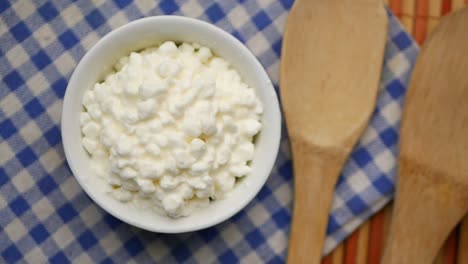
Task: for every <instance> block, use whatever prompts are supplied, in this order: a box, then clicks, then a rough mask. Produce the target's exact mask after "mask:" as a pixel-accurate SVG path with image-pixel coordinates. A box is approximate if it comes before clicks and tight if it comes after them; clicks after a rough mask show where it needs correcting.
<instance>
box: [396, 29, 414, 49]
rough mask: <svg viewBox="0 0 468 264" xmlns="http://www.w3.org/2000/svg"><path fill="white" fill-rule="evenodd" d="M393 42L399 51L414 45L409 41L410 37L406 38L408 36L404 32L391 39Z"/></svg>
mask: <svg viewBox="0 0 468 264" xmlns="http://www.w3.org/2000/svg"><path fill="white" fill-rule="evenodd" d="M393 41H394V43H395V44H396V45H397V46H398V48H399V49H400V50H404V49H406V48H408V47H410V46H413V45H414V42H413V41H412V40H411V38H410V36H408V34H407V33H405V32H401V33H399V34H398V35H396V36H395V37H394V38H393Z"/></svg>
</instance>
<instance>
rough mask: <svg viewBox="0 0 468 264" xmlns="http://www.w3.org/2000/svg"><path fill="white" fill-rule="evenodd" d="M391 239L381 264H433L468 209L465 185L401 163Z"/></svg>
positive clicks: (467, 195)
mask: <svg viewBox="0 0 468 264" xmlns="http://www.w3.org/2000/svg"><path fill="white" fill-rule="evenodd" d="M400 164H401V165H400V166H401V168H400V173H399V179H398V188H397V194H396V200H395V207H394V211H393V218H392V224H391V228H390V236H389V239H388V241H387V244H386V249H385V252H384V256H383V259H382V264H405V263H408V264H418V263H421V264H427V263H432V261H434V258H435V257H436V255H437V252H438V250H439V249H440V247H441V246H442V244H443V242H444V241H445V239H446V238H447V236H448V235H449V233H450V231H451V230H452V229H453V228H454V227H455V225H456V224H457V223H458V222H459V221H460V220H461V218H462V217H463V215H464V214H465V213H466V210H467V209H468V208H467V206H468V200H467V197H468V193H467V190H466V186H463V185H458V186H456V184H455V183H452V182H449V181H446V180H445V176H444V175H441V174H437V173H436V172H433V171H430V170H427V169H426V170H423V169H421V167H420V168H418V167H417V166H413V165H410V164H408V163H407V162H404V161H401V162H400Z"/></svg>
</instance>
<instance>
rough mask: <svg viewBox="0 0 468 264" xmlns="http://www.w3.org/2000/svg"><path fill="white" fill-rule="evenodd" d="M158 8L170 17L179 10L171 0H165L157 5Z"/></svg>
mask: <svg viewBox="0 0 468 264" xmlns="http://www.w3.org/2000/svg"><path fill="white" fill-rule="evenodd" d="M159 8H161V11H163V12H164V13H165V14H168V15H170V14H173V13H175V12H176V11H177V10H178V9H179V6H178V5H177V3H176V2H174V1H173V0H166V1H161V3H159Z"/></svg>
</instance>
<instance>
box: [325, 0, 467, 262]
mask: <svg viewBox="0 0 468 264" xmlns="http://www.w3.org/2000/svg"><path fill="white" fill-rule="evenodd" d="M385 2H386V4H387V5H388V6H389V7H390V9H391V10H392V11H393V13H394V14H395V15H396V16H397V17H398V18H399V19H400V21H401V22H402V24H403V26H404V27H405V29H406V30H407V31H408V32H409V33H411V35H412V36H413V37H414V39H415V40H416V41H417V42H418V43H419V45H422V44H423V43H424V40H425V39H426V38H427V37H428V36H429V34H430V33H431V31H432V30H433V29H434V28H435V26H437V24H438V23H439V20H440V18H441V17H442V16H444V15H446V14H448V13H450V12H454V11H456V10H458V9H460V8H462V7H463V6H465V5H468V0H385ZM392 207H393V205H392V204H389V205H387V206H386V207H385V208H384V209H383V210H382V211H381V212H380V213H378V214H376V215H374V216H373V217H372V218H371V219H369V220H368V221H367V222H366V223H365V224H363V225H362V226H361V227H360V228H359V229H358V230H357V231H356V232H354V233H353V235H351V236H350V237H349V238H348V239H347V240H346V241H345V242H344V243H342V244H341V245H340V246H339V247H337V248H336V249H335V250H334V251H333V252H332V253H331V254H330V255H328V256H327V257H326V258H325V259H324V260H323V262H322V263H323V264H332V263H333V264H341V263H346V264H351V263H358V264H361V263H372V264H373V263H379V260H380V258H381V255H382V251H383V249H384V247H385V240H386V239H385V238H386V236H387V232H388V229H389V224H390V219H391V213H392ZM434 263H436V264H442V263H443V264H453V263H459V264H462V263H463V264H465V263H468V216H466V217H465V219H464V220H463V221H462V223H461V224H460V225H459V226H458V227H457V228H456V229H455V230H454V231H453V232H452V234H450V236H449V237H448V239H447V241H446V242H445V244H444V246H443V247H442V249H441V250H440V252H439V254H438V256H437V259H436V260H435V262H434Z"/></svg>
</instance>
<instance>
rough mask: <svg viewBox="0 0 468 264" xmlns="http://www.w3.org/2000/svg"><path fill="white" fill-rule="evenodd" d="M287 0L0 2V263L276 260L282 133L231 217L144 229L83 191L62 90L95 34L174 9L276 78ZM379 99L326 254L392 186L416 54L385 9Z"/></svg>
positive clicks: (338, 200)
mask: <svg viewBox="0 0 468 264" xmlns="http://www.w3.org/2000/svg"><path fill="white" fill-rule="evenodd" d="M291 5H292V0H280V1H278V0H242V1H239V2H236V1H219V2H218V1H209V0H199V1H189V2H185V1H173V0H170V1H162V2H160V3H155V2H153V1H130V0H114V1H104V0H102V1H100V0H96V1H87V0H82V1H70V0H57V1H28V0H22V1H6V0H2V1H0V75H1V78H2V81H1V86H0V263H5V262H6V263H15V262H23V263H24V262H27V263H45V262H51V263H68V262H71V261H73V262H76V263H124V262H125V263H127V262H130V263H153V262H161V263H171V262H187V263H213V262H222V263H234V262H243V263H282V262H284V258H285V254H286V251H287V242H288V231H289V224H290V217H291V207H292V202H293V200H292V191H293V188H292V180H293V178H292V169H291V160H290V152H289V144H288V140H287V136H286V131H285V130H284V131H283V135H284V136H283V139H282V143H281V150H280V153H279V156H278V159H277V162H276V166H275V167H274V169H273V171H272V174H271V176H270V178H269V180H268V182H267V184H266V186H265V187H264V188H263V189H262V190H261V192H260V194H259V195H258V196H257V197H256V198H255V200H254V201H253V202H252V203H250V204H249V205H248V207H247V208H245V209H244V210H242V211H241V212H240V213H238V214H237V215H235V216H234V217H233V218H232V219H230V220H228V221H226V222H224V223H221V224H219V225H217V226H215V227H212V228H209V229H205V230H202V231H199V232H193V233H186V234H180V235H164V234H156V233H150V232H147V231H144V230H140V229H137V228H134V227H131V226H129V225H127V224H124V223H122V222H121V221H119V220H117V219H116V218H114V217H112V216H111V215H109V214H107V213H106V212H104V211H103V210H102V209H101V208H99V207H98V206H97V205H96V204H94V203H93V202H92V201H91V200H90V199H89V198H88V196H86V194H85V193H84V192H83V191H82V190H81V188H80V186H79V185H78V183H77V182H76V180H75V179H74V177H73V176H72V174H71V172H70V170H69V168H68V167H67V163H66V161H65V157H64V153H63V148H62V143H61V138H60V124H59V121H60V116H61V108H62V99H63V95H64V92H65V89H66V86H67V80H68V79H69V77H70V75H71V73H72V71H73V69H74V67H75V66H76V65H77V63H78V61H79V60H80V58H82V57H83V55H84V54H85V52H86V51H87V50H89V48H90V47H91V46H92V45H93V44H94V43H96V42H97V41H98V40H99V38H100V37H102V36H104V35H105V34H106V33H108V32H109V31H111V30H112V29H114V28H117V27H119V26H121V25H123V24H125V23H127V22H128V21H131V20H134V19H137V18H141V17H145V16H152V15H162V14H178V15H185V16H190V17H196V18H199V19H202V20H206V21H209V22H211V23H213V24H216V25H217V26H219V27H221V28H223V29H224V30H226V31H228V32H230V33H232V34H233V35H234V36H236V37H237V38H238V39H240V40H241V41H242V42H243V43H245V45H247V47H248V48H249V49H250V50H251V51H252V52H253V53H254V54H255V55H256V56H257V57H258V58H259V60H260V62H261V63H262V64H263V66H264V67H265V68H266V69H267V71H268V73H269V75H270V77H271V79H272V81H273V83H274V84H276V87H277V84H278V77H279V61H280V50H281V38H282V31H283V27H284V24H285V21H286V17H287V15H288V10H289V9H290V8H291ZM389 17H390V24H389V34H388V43H387V48H386V54H385V65H384V68H383V75H382V81H381V92H380V96H379V98H378V106H377V108H376V110H375V113H374V115H373V117H372V121H371V124H370V126H369V128H368V129H367V130H366V132H365V133H364V135H363V136H362V138H361V139H360V141H359V144H358V145H357V146H356V148H355V150H354V152H353V154H352V157H351V158H350V160H349V162H348V163H347V164H346V167H345V168H344V171H343V174H342V176H341V178H340V180H339V183H338V185H337V188H336V193H335V198H334V202H333V208H332V212H331V216H330V223H329V226H328V231H327V232H328V236H327V241H326V248H325V253H327V252H330V251H331V250H332V249H333V248H334V247H335V246H336V245H337V244H338V243H339V242H341V241H342V240H343V239H345V238H346V237H347V236H348V235H349V234H350V233H351V232H352V231H353V230H354V229H356V227H358V226H359V224H361V223H362V222H363V221H365V220H366V219H367V218H368V217H369V216H370V215H371V214H373V213H374V212H376V211H377V210H379V209H380V208H381V207H382V206H384V205H385V204H386V203H387V202H388V201H389V200H390V199H391V197H392V195H393V191H394V180H395V178H394V177H395V165H396V152H397V142H398V126H399V120H400V115H401V111H402V104H403V100H404V96H405V92H406V86H407V83H408V79H409V75H410V72H411V70H412V66H413V63H414V61H415V58H416V55H417V53H418V48H417V46H416V45H415V43H414V42H413V40H412V39H411V38H410V37H409V36H408V34H407V33H406V32H404V31H403V29H402V27H401V25H400V24H399V23H398V22H397V20H396V18H395V17H393V16H392V14H390V13H389Z"/></svg>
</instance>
